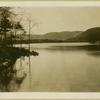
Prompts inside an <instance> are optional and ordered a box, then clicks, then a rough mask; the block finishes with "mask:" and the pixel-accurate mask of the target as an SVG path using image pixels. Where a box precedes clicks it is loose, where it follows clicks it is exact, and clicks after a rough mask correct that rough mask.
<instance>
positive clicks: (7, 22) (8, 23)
mask: <svg viewBox="0 0 100 100" xmlns="http://www.w3.org/2000/svg"><path fill="white" fill-rule="evenodd" d="M15 18H16V14H15V13H13V11H12V8H11V7H0V34H1V35H3V36H4V38H3V46H7V45H8V44H9V43H8V40H9V39H10V40H11V41H12V38H13V37H14V36H15V34H16V33H17V31H18V30H21V31H24V28H23V26H22V25H21V24H20V22H19V21H17V22H16V21H15V20H14V19H15ZM14 33H15V34H14ZM7 36H10V38H8V37H7ZM15 38H16V36H15Z"/></svg>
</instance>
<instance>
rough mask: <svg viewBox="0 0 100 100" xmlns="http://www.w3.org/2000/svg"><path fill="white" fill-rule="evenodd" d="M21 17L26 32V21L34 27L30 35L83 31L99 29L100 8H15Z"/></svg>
mask: <svg viewBox="0 0 100 100" xmlns="http://www.w3.org/2000/svg"><path fill="white" fill-rule="evenodd" d="M15 12H16V13H18V14H19V16H23V21H22V23H23V25H24V27H25V29H26V30H28V26H29V25H28V24H29V22H28V20H27V19H29V20H30V21H31V25H34V24H35V25H34V27H33V28H32V30H31V34H45V33H48V32H60V31H85V30H87V29H89V28H92V27H100V7H25V8H15Z"/></svg>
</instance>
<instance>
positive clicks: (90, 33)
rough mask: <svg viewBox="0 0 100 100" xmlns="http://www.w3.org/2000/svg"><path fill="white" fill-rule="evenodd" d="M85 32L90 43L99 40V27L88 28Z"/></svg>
mask: <svg viewBox="0 0 100 100" xmlns="http://www.w3.org/2000/svg"><path fill="white" fill-rule="evenodd" d="M85 33H86V34H87V39H88V41H89V42H90V43H96V42H100V27H95V28H91V29H88V30H87V31H86V32H85Z"/></svg>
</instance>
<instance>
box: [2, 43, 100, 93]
mask: <svg viewBox="0 0 100 100" xmlns="http://www.w3.org/2000/svg"><path fill="white" fill-rule="evenodd" d="M31 50H36V51H37V52H39V53H40V55H39V56H37V57H33V56H29V57H20V58H18V59H15V60H11V61H8V60H7V61H6V60H5V61H4V60H3V61H2V59H0V91H24V92H25V91H35V92H36V91H38V92H40V91H46V92H49V91H52V92H53V91H57V92H61V91H63V92H66V91H68V92H69V91H72V92H73V91H76V92H77V91H79V92H81V91H82V92H83V91H100V88H99V87H100V85H99V83H100V77H99V72H100V67H99V66H100V46H98V45H97V46H96V45H88V44H87V45H77V44H76V45H75V44H74V45H73V44H70V45H68V44H67V43H66V44H32V45H31Z"/></svg>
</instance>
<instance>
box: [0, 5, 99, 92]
mask: <svg viewBox="0 0 100 100" xmlns="http://www.w3.org/2000/svg"><path fill="white" fill-rule="evenodd" d="M99 75H100V7H99V6H97V7H96V6H95V7H88V6H86V7H74V6H70V7H67V6H66V7H65V6H62V7H58V6H57V7H47V6H45V7H11V6H0V92H49V93H50V92H61V93H63V92H64V93H66V92H100V76H99Z"/></svg>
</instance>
